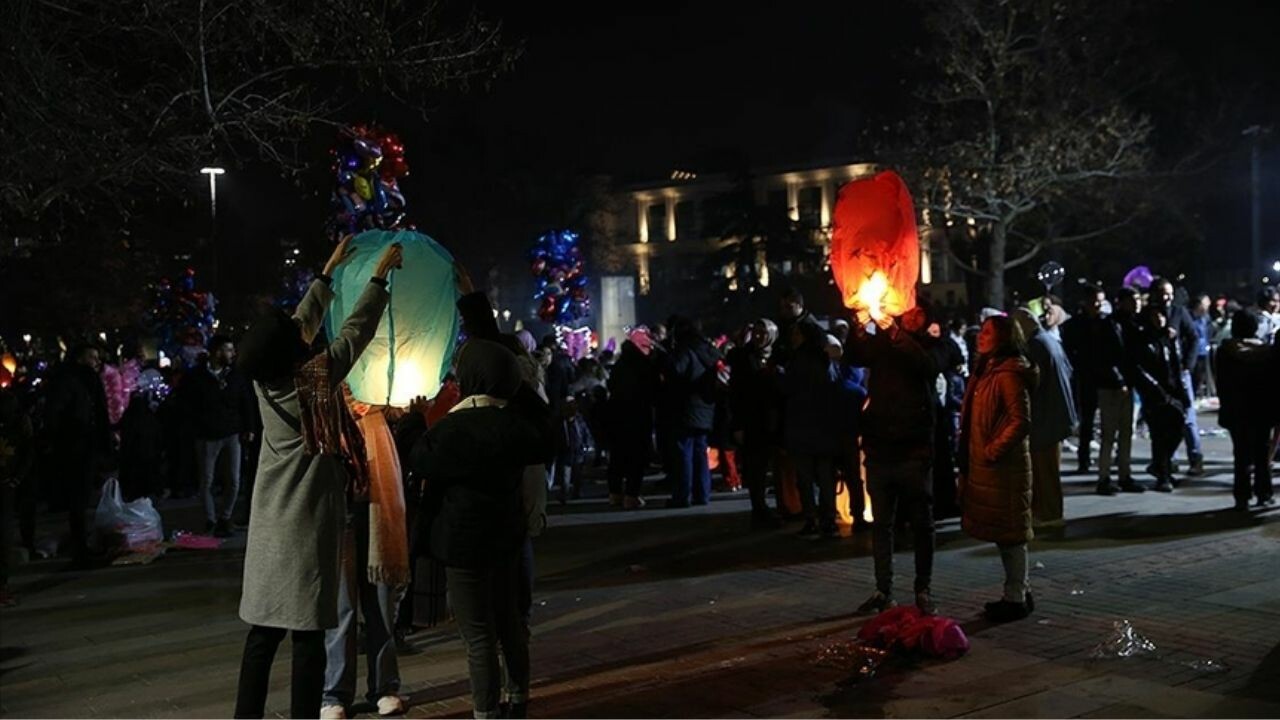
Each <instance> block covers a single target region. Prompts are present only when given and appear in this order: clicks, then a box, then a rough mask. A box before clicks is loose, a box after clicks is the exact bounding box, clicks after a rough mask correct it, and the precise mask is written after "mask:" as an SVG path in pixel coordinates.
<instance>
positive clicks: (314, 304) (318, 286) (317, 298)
mask: <svg viewBox="0 0 1280 720" xmlns="http://www.w3.org/2000/svg"><path fill="white" fill-rule="evenodd" d="M351 238H352V236H351V235H344V236H343V237H342V240H341V241H339V242H338V245H337V246H336V247H335V248H334V249H333V254H331V255H330V256H329V260H328V262H326V263H325V264H324V270H323V271H321V273H320V276H319V277H317V278H316V279H315V280H314V281H312V283H311V287H309V288H307V294H306V295H304V296H302V302H299V303H298V309H297V310H295V311H294V312H293V319H294V320H296V321H297V322H298V327H300V328H302V342H304V343H306V344H308V345H310V344H311V341H312V340H314V339H315V337H316V333H319V332H320V323H322V322H324V314H325V313H326V312H327V311H328V310H329V304H330V303H332V302H333V271H334V270H337V269H338V266H339V265H341V264H342V263H343V262H345V261H346V260H347V258H348V257H350V256H351Z"/></svg>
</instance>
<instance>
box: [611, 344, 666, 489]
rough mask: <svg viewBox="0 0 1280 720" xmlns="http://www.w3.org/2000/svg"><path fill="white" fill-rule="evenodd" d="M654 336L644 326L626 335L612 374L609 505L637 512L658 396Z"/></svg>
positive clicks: (650, 449) (651, 450) (651, 439)
mask: <svg viewBox="0 0 1280 720" xmlns="http://www.w3.org/2000/svg"><path fill="white" fill-rule="evenodd" d="M651 352H653V338H652V337H651V336H650V334H649V329H648V328H647V327H645V326H643V325H641V326H639V327H636V328H633V329H632V330H631V332H629V333H627V339H626V341H624V342H623V343H622V352H621V354H620V355H619V357H618V361H617V362H616V363H614V365H613V372H612V373H610V374H609V403H608V405H607V406H606V414H607V417H606V420H605V427H606V428H607V432H608V435H609V443H610V452H609V504H610V505H613V506H615V507H619V506H620V507H623V508H625V509H627V510H635V509H638V508H641V507H644V504H645V502H644V498H643V497H642V496H641V490H642V483H643V481H644V471H645V468H646V467H647V466H648V465H649V455H650V454H651V453H652V452H653V413H654V405H653V403H654V397H655V395H656V394H657V389H658V370H657V368H656V367H655V366H654V364H653V360H652V359H651V358H650V353H651Z"/></svg>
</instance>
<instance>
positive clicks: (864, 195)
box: [831, 170, 920, 320]
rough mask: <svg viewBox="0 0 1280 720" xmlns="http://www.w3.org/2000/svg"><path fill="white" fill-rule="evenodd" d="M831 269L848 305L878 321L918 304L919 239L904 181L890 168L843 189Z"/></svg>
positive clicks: (913, 208)
mask: <svg viewBox="0 0 1280 720" xmlns="http://www.w3.org/2000/svg"><path fill="white" fill-rule="evenodd" d="M833 226H834V227H833V228H832V232H831V272H832V274H833V275H834V276H835V280H836V285H837V286H839V288H840V295H841V299H842V300H843V301H844V305H845V307H847V308H849V309H851V310H854V311H857V312H858V313H859V315H860V316H862V315H863V313H865V316H866V317H869V318H870V319H874V320H880V319H882V318H884V317H886V316H900V315H902V314H903V313H905V312H906V311H908V310H910V309H911V308H913V307H915V305H916V281H917V280H918V279H919V277H920V238H919V235H918V234H917V231H916V211H915V207H914V206H913V205H912V204H911V193H909V192H907V185H906V183H904V182H902V178H900V177H898V175H897V173H895V172H893V171H891V170H885V171H883V172H879V173H876V174H875V175H873V176H872V177H869V178H865V179H862V180H854V181H852V182H850V183H847V184H846V185H845V186H844V187H843V188H841V189H840V196H839V197H838V198H837V199H836V207H835V213H834V218H833Z"/></svg>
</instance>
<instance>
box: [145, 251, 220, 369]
mask: <svg viewBox="0 0 1280 720" xmlns="http://www.w3.org/2000/svg"><path fill="white" fill-rule="evenodd" d="M216 310H217V301H216V300H215V299H214V297H213V293H211V292H202V291H200V290H196V271H195V270H193V269H192V268H187V269H186V271H185V272H184V273H183V274H182V276H181V277H179V278H178V279H177V281H170V280H169V278H161V279H160V280H159V281H157V282H155V283H153V284H152V285H151V307H150V308H149V309H148V310H147V313H146V322H147V325H148V327H150V329H151V331H152V332H154V333H155V334H156V336H157V338H158V340H159V348H160V349H161V350H164V351H166V352H168V353H169V354H170V355H171V356H172V355H176V351H177V350H178V349H179V348H180V347H181V346H182V345H183V344H192V343H193V342H199V343H200V344H203V343H204V342H207V341H208V339H209V337H210V336H211V335H212V333H213V325H214V322H215V319H214V317H215V312H216Z"/></svg>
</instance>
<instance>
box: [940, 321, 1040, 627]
mask: <svg viewBox="0 0 1280 720" xmlns="http://www.w3.org/2000/svg"><path fill="white" fill-rule="evenodd" d="M1035 382H1036V370H1035V367H1034V366H1032V364H1031V363H1030V361H1028V360H1027V358H1026V355H1025V344H1024V341H1023V339H1022V332H1021V330H1019V329H1018V325H1017V323H1015V322H1014V321H1013V320H1011V319H1010V318H1009V317H1007V316H1003V315H997V316H994V317H991V318H988V319H987V320H986V321H985V322H984V323H983V324H982V330H981V331H980V332H979V333H978V364H977V368H976V370H975V372H974V377H973V379H972V380H970V382H969V389H968V391H967V393H966V394H965V399H964V409H963V410H961V419H960V453H961V463H960V467H961V468H962V472H961V475H960V483H959V488H958V489H959V494H960V506H961V511H962V514H961V526H962V527H963V528H964V530H965V532H967V533H968V534H969V535H971V536H973V537H974V538H977V539H978V540H985V541H987V542H993V543H995V544H996V546H997V547H998V548H999V549H1000V560H1001V562H1002V563H1003V564H1004V596H1003V597H1002V598H1001V599H1000V600H997V601H995V602H990V603H987V605H986V614H987V617H988V618H990V619H991V620H993V621H996V622H1007V621H1009V620H1018V619H1021V618H1024V617H1026V616H1027V615H1028V614H1029V613H1030V612H1031V611H1032V610H1034V609H1035V602H1034V600H1033V598H1032V596H1031V587H1030V585H1029V576H1028V566H1027V543H1028V542H1029V541H1030V540H1031V538H1032V535H1033V533H1032V529H1031V494H1032V491H1031V445H1030V434H1031V389H1032V388H1033V387H1035Z"/></svg>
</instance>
